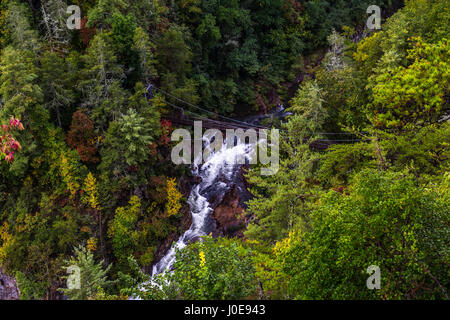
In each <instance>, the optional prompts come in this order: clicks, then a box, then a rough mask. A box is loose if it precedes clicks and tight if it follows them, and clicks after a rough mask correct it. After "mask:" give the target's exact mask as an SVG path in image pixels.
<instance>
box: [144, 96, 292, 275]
mask: <svg viewBox="0 0 450 320" xmlns="http://www.w3.org/2000/svg"><path fill="white" fill-rule="evenodd" d="M286 115H288V113H286V112H285V111H284V108H283V106H282V105H280V106H279V107H278V108H277V109H275V110H274V112H273V113H272V114H266V115H260V116H253V117H249V118H247V119H245V120H244V121H246V122H247V123H249V124H253V125H258V124H259V123H260V121H261V120H262V119H264V118H268V117H271V116H274V117H277V118H279V119H283V118H284V117H285V116H286ZM233 139H234V138H233ZM203 143H204V148H205V149H208V148H209V150H210V152H211V154H210V156H209V158H208V159H207V160H206V161H205V162H204V163H202V164H199V165H195V164H194V165H193V169H192V170H193V174H194V176H197V177H200V179H201V182H200V183H199V184H197V185H195V186H194V187H193V188H192V190H191V193H190V195H189V199H188V203H189V206H190V211H191V214H192V224H191V226H190V228H189V230H187V231H186V232H185V233H184V234H183V235H182V236H181V237H180V238H179V239H178V241H177V242H176V243H175V244H173V245H172V247H171V248H170V250H169V251H168V252H167V253H166V255H165V256H164V257H163V258H162V259H161V260H160V261H159V262H158V263H156V264H155V265H154V266H153V272H152V276H155V275H157V274H160V273H164V272H166V271H168V270H170V269H171V268H172V266H173V263H174V262H175V254H176V249H183V248H184V247H186V246H187V245H188V244H189V242H191V241H194V240H196V239H198V238H199V237H201V236H205V235H208V234H209V233H211V232H213V231H214V221H213V219H212V217H211V213H212V212H213V210H214V208H215V207H214V205H217V204H219V203H220V202H221V201H222V199H223V197H224V196H225V194H226V193H227V192H228V191H229V190H230V188H231V187H232V186H236V187H237V188H238V191H239V193H240V194H245V193H248V192H247V191H246V190H245V186H244V184H243V181H241V180H242V178H241V176H240V167H241V166H242V165H241V164H238V163H239V161H238V160H237V159H238V158H239V157H245V159H247V160H249V159H250V156H251V151H252V150H253V148H255V147H256V146H255V145H251V144H245V143H239V142H238V141H236V140H234V141H233V143H230V144H227V139H225V141H224V143H223V145H222V148H220V150H219V151H217V152H214V150H211V148H210V145H211V144H212V143H213V140H212V136H211V137H205V136H204V137H203ZM194 163H195V161H194ZM211 199H214V204H213V203H211Z"/></svg>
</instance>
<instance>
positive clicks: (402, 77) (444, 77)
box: [369, 38, 450, 128]
mask: <svg viewBox="0 0 450 320" xmlns="http://www.w3.org/2000/svg"><path fill="white" fill-rule="evenodd" d="M449 52H450V46H449V43H448V41H447V40H443V41H439V42H438V43H437V44H435V45H433V44H426V43H423V42H422V41H421V40H420V38H419V39H417V42H416V43H415V44H414V47H413V49H411V50H409V52H408V56H407V59H408V60H409V61H412V63H411V64H409V65H408V67H407V68H405V67H403V66H399V67H397V68H395V69H394V70H389V71H387V72H385V73H383V74H381V75H378V76H377V77H376V79H375V81H376V85H375V86H374V87H373V89H372V91H373V93H372V94H373V103H371V104H370V105H369V107H371V109H372V110H373V113H374V117H373V120H372V121H373V122H374V123H376V125H377V126H385V127H387V128H393V127H403V126H407V124H408V123H411V122H413V123H414V124H415V125H422V124H423V123H432V122H435V121H437V120H439V119H440V118H441V117H442V116H443V111H447V110H445V109H446V108H447V106H446V105H447V103H448V101H447V97H448V95H449V90H450V64H449V61H450V55H449ZM412 106H413V107H412Z"/></svg>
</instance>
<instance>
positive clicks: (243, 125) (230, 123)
mask: <svg viewBox="0 0 450 320" xmlns="http://www.w3.org/2000/svg"><path fill="white" fill-rule="evenodd" d="M153 89H155V90H157V91H158V92H160V93H161V94H162V95H164V96H166V97H170V98H172V99H174V100H176V101H179V102H181V103H183V104H185V105H187V106H189V107H191V108H194V109H198V110H200V111H201V112H203V113H205V114H209V115H210V116H211V117H214V119H211V118H208V117H206V116H204V115H200V114H198V113H195V112H193V111H191V110H186V108H183V107H179V106H177V105H175V104H173V103H171V102H169V101H167V99H165V98H163V100H164V103H166V104H167V105H169V106H171V107H172V108H174V109H176V110H178V111H179V115H178V116H164V117H163V120H167V121H170V122H171V123H172V124H175V125H177V126H185V127H194V122H195V121H201V122H202V128H206V129H217V130H220V131H225V130H227V129H234V130H236V129H243V130H249V129H253V130H255V131H256V132H259V131H260V130H263V129H264V130H270V128H269V127H265V126H261V125H253V124H250V123H247V122H244V121H240V120H237V119H233V118H229V117H226V116H223V115H220V114H217V113H215V112H212V111H210V110H206V109H204V108H201V107H199V106H197V105H195V104H192V103H190V102H187V101H185V100H182V99H180V98H178V97H176V96H174V95H172V94H171V93H169V92H166V91H164V90H162V89H160V88H158V87H156V86H155V85H149V86H148V87H147V91H146V97H147V98H148V99H151V98H152V97H153V92H152V90H153ZM280 131H283V130H280ZM316 134H317V135H325V136H326V135H345V136H347V137H348V135H351V136H355V134H353V133H331V132H319V133H316ZM308 141H310V139H308V138H305V140H304V142H305V143H307V142H308ZM359 141H367V140H362V139H317V140H314V141H312V142H310V143H309V146H310V148H312V149H315V150H326V149H328V148H329V147H330V146H331V145H334V144H340V143H346V142H347V143H349V142H351V143H354V142H359Z"/></svg>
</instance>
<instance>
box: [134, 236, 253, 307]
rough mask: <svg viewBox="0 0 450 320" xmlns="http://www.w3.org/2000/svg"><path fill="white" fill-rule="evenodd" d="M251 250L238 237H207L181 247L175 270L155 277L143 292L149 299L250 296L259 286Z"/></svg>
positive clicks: (207, 298) (143, 295)
mask: <svg viewBox="0 0 450 320" xmlns="http://www.w3.org/2000/svg"><path fill="white" fill-rule="evenodd" d="M251 254H252V253H251V251H250V250H249V249H248V248H245V247H244V246H243V245H242V244H240V243H239V241H237V240H226V239H220V240H215V239H213V238H211V237H204V238H203V241H201V242H196V243H194V244H191V245H189V246H188V247H186V248H185V249H183V250H180V251H178V252H177V257H176V262H175V264H174V271H173V273H171V274H164V275H163V276H162V278H160V279H155V281H156V282H154V284H153V285H152V284H151V283H150V284H148V288H146V290H147V291H146V292H143V293H141V294H140V295H141V296H142V297H143V298H146V299H155V298H156V299H161V298H165V299H174V298H182V299H189V300H212V299H225V300H230V299H232V300H236V299H244V298H249V297H250V296H252V295H255V293H256V290H257V282H256V277H255V271H254V269H253V267H252V265H251ZM158 283H161V285H162V286H160V285H158ZM161 287H162V288H164V290H163V291H161V290H160V288H161Z"/></svg>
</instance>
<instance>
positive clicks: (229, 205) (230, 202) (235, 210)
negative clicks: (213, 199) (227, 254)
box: [213, 186, 246, 237]
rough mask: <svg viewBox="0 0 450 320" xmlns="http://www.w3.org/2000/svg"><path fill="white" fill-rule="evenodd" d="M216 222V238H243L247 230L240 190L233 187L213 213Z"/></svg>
mask: <svg viewBox="0 0 450 320" xmlns="http://www.w3.org/2000/svg"><path fill="white" fill-rule="evenodd" d="M213 217H214V219H215V221H216V234H215V236H220V237H223V236H226V237H243V236H244V235H243V229H245V227H246V224H245V217H244V208H243V207H242V206H241V205H240V195H239V191H238V188H237V187H236V186H233V187H232V188H231V189H230V191H228V192H227V194H226V195H225V197H224V198H223V200H222V202H221V203H220V204H219V205H218V206H217V207H216V209H215V210H214V213H213Z"/></svg>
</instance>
